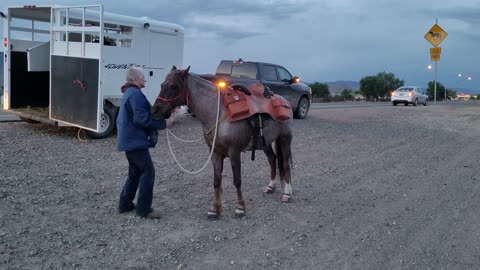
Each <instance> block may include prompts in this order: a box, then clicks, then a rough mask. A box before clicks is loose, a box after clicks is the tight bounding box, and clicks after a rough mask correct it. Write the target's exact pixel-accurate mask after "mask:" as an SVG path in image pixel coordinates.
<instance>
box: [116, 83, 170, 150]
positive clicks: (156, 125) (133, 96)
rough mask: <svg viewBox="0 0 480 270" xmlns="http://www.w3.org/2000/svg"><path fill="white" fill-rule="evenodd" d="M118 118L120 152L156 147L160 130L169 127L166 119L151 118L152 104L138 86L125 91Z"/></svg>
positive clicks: (118, 145)
mask: <svg viewBox="0 0 480 270" xmlns="http://www.w3.org/2000/svg"><path fill="white" fill-rule="evenodd" d="M124 90H125V92H124V93H123V98H122V104H121V105H120V111H119V112H118V117H117V148H118V151H133V150H139V149H147V148H151V147H155V145H156V144H157V137H158V131H157V130H159V129H164V128H166V127H167V123H166V121H165V120H164V119H160V120H154V119H152V118H151V116H150V108H151V107H152V106H151V105H150V102H148V100H147V98H146V97H145V95H144V94H143V93H142V91H141V90H140V89H139V88H138V87H136V86H129V87H127V88H126V89H124Z"/></svg>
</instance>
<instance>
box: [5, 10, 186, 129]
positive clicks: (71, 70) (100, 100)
mask: <svg viewBox="0 0 480 270" xmlns="http://www.w3.org/2000/svg"><path fill="white" fill-rule="evenodd" d="M0 15H1V16H2V17H3V19H4V40H3V43H4V47H5V48H4V50H5V52H4V58H5V59H3V61H4V94H3V98H4V103H3V107H4V108H3V109H4V110H5V111H7V112H10V113H12V114H15V115H18V116H19V117H21V118H22V119H24V120H26V121H29V122H45V123H51V124H55V125H69V126H76V127H80V128H83V129H85V130H86V131H87V133H88V135H89V136H91V137H93V138H104V137H107V136H109V135H110V134H111V133H112V131H113V130H114V128H115V122H116V114H117V112H118V106H119V105H120V100H121V97H122V94H121V92H120V87H121V86H122V84H123V83H124V82H125V75H126V70H127V69H128V68H129V67H131V66H134V65H137V66H141V67H142V68H143V69H144V72H145V77H146V80H147V87H146V88H144V89H143V90H142V91H143V92H144V94H145V95H146V97H147V99H148V100H149V101H150V102H151V103H153V102H154V100H155V98H156V96H157V95H158V92H159V89H160V84H161V82H162V81H163V80H164V79H165V75H166V74H167V72H168V71H170V69H171V67H172V66H173V65H176V66H182V63H183V42H184V37H183V35H184V34H183V27H181V26H179V25H177V24H172V23H165V22H159V21H154V20H151V19H148V18H134V17H129V16H123V15H118V14H111V13H106V12H103V6H102V5H89V6H18V7H8V8H6V9H5V10H4V12H2V13H1V14H0Z"/></svg>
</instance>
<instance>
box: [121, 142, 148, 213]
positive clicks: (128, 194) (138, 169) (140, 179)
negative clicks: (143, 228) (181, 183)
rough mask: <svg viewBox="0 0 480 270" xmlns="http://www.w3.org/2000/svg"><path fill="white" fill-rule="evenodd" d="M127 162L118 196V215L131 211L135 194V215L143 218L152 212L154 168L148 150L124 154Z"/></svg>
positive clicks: (133, 206)
mask: <svg viewBox="0 0 480 270" xmlns="http://www.w3.org/2000/svg"><path fill="white" fill-rule="evenodd" d="M125 155H126V156H127V160H128V177H127V180H126V181H125V185H124V186H123V190H122V193H121V194H120V203H119V207H118V210H119V212H120V213H122V212H126V211H130V210H133V209H134V208H135V205H134V204H133V199H135V193H137V189H138V196H137V206H136V211H137V214H138V215H139V216H141V217H145V216H146V215H147V214H148V213H150V212H151V211H152V197H153V184H154V182H155V168H154V167H153V162H152V157H151V156H150V151H149V150H148V149H140V150H134V151H127V152H125Z"/></svg>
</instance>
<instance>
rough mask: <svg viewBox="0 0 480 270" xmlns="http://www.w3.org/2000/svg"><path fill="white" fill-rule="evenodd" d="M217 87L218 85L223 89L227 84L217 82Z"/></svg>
mask: <svg viewBox="0 0 480 270" xmlns="http://www.w3.org/2000/svg"><path fill="white" fill-rule="evenodd" d="M217 85H218V86H219V87H220V88H225V86H227V83H226V82H224V81H219V82H218V83H217Z"/></svg>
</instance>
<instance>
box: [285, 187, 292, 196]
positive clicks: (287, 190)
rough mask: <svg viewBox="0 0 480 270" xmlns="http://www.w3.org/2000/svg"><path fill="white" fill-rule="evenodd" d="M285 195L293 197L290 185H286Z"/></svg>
mask: <svg viewBox="0 0 480 270" xmlns="http://www.w3.org/2000/svg"><path fill="white" fill-rule="evenodd" d="M283 193H284V194H290V195H292V186H291V185H290V184H285V189H284V192H283Z"/></svg>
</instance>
